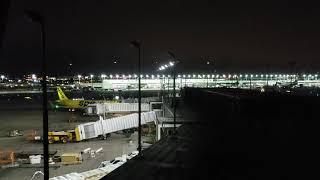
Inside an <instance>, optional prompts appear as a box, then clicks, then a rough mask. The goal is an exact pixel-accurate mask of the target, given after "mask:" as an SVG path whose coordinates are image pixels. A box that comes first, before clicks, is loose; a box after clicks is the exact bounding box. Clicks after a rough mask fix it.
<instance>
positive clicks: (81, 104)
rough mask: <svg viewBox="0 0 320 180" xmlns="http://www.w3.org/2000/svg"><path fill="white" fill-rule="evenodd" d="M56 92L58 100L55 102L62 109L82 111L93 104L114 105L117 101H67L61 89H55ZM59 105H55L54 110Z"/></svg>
mask: <svg viewBox="0 0 320 180" xmlns="http://www.w3.org/2000/svg"><path fill="white" fill-rule="evenodd" d="M57 92H58V96H59V100H57V101H56V102H57V103H58V104H59V105H60V106H62V107H64V108H69V109H82V108H85V107H87V106H88V105H89V104H95V103H104V102H109V103H110V102H111V103H112V102H113V103H116V102H118V101H116V100H112V101H107V100H79V99H76V100H74V99H69V98H68V97H67V96H66V95H65V94H64V92H63V91H62V89H61V88H60V87H57ZM59 105H56V106H55V108H58V107H59Z"/></svg>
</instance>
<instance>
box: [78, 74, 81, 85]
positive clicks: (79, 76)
mask: <svg viewBox="0 0 320 180" xmlns="http://www.w3.org/2000/svg"><path fill="white" fill-rule="evenodd" d="M80 79H81V75H78V81H79V86H80Z"/></svg>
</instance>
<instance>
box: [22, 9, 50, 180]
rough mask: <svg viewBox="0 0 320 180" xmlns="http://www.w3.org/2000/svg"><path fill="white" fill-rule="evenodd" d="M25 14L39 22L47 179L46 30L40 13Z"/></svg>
mask: <svg viewBox="0 0 320 180" xmlns="http://www.w3.org/2000/svg"><path fill="white" fill-rule="evenodd" d="M25 15H26V16H27V18H28V19H29V20H31V21H32V22H36V23H39V24H40V30H41V45H42V96H43V98H42V112H43V113H42V120H43V122H42V124H43V160H44V162H43V169H44V170H43V171H44V179H49V142H48V131H49V127H48V107H47V105H48V97H47V76H46V74H47V70H46V31H45V20H44V17H43V16H41V15H40V14H38V13H36V12H32V11H25Z"/></svg>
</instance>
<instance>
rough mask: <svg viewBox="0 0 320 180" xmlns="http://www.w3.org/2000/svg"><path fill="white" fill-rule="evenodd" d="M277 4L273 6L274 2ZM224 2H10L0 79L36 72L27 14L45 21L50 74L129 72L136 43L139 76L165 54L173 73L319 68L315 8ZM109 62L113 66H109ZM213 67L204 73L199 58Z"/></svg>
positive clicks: (34, 27)
mask: <svg viewBox="0 0 320 180" xmlns="http://www.w3.org/2000/svg"><path fill="white" fill-rule="evenodd" d="M279 1H280V0H279ZM253 2H254V3H252V2H245V1H229V0H216V1H208V0H194V1H191V0H143V1H142V0H131V1H125V0H90V1H78V0H60V1H59V0H56V1H43V0H38V1H34V0H28V1H18V0H14V1H12V3H11V7H10V9H9V15H8V24H7V27H6V32H5V34H4V40H3V48H2V50H1V56H0V58H1V61H0V72H7V73H21V72H23V73H27V72H39V69H40V62H41V61H40V47H41V44H40V42H41V41H40V26H39V25H38V24H35V23H32V22H29V21H28V20H27V19H26V18H25V17H24V14H23V12H24V10H26V9H32V10H35V11H38V12H40V13H41V14H43V16H44V17H45V18H46V31H47V50H48V65H49V71H50V72H58V73H61V74H64V73H67V69H68V64H69V63H71V62H72V63H73V72H74V73H78V72H88V73H89V72H106V73H108V72H120V71H123V72H134V71H135V70H136V67H137V65H136V61H137V50H136V49H134V48H132V47H131V46H130V44H129V42H130V41H131V40H134V39H139V40H142V42H143V47H144V50H143V51H144V53H143V54H144V60H143V68H144V70H145V71H148V72H151V71H155V70H156V67H158V65H156V64H155V63H154V62H155V61H156V60H155V59H159V60H157V61H159V62H167V61H168V60H169V56H168V55H167V53H166V52H167V50H169V49H171V50H173V51H174V52H175V54H176V55H177V57H178V58H179V59H180V60H181V64H180V67H179V69H180V71H197V70H208V69H209V68H215V69H217V70H218V71H258V70H263V71H264V70H266V69H267V67H269V69H271V71H272V70H274V71H277V70H287V69H288V67H289V66H288V63H289V62H296V67H297V68H299V69H301V70H316V71H317V70H318V68H320V61H319V60H320V52H319V47H320V46H319V43H320V41H319V40H320V38H319V35H320V25H319V23H320V9H319V8H318V7H317V6H316V5H315V4H310V3H307V2H304V1H300V2H299V3H295V2H294V1H281V2H278V1H274V2H271V1H265V3H263V1H259V2H255V1H253ZM113 56H118V57H119V61H118V63H117V64H113ZM206 57H210V59H213V61H214V63H213V65H212V66H211V67H205V61H206V60H205V59H206Z"/></svg>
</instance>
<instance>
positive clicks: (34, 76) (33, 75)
mask: <svg viewBox="0 0 320 180" xmlns="http://www.w3.org/2000/svg"><path fill="white" fill-rule="evenodd" d="M79 76H81V75H78V77H79ZM31 78H32V79H33V80H35V79H37V76H36V75H35V74H32V75H31Z"/></svg>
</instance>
